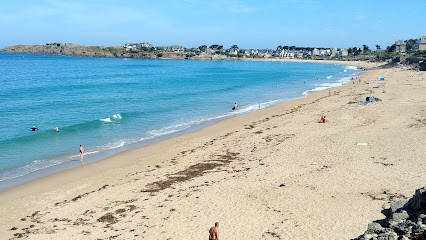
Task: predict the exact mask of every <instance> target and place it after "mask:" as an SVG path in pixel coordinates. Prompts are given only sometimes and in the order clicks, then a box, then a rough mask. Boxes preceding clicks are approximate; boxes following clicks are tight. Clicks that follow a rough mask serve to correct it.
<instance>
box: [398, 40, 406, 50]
mask: <svg viewBox="0 0 426 240" xmlns="http://www.w3.org/2000/svg"><path fill="white" fill-rule="evenodd" d="M406 46H407V45H406V44H405V42H404V41H402V40H398V41H396V42H395V52H400V53H404V52H405V51H406Z"/></svg>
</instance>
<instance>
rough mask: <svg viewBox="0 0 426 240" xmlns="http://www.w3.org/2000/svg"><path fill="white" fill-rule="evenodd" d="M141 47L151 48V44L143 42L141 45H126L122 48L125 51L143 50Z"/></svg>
mask: <svg viewBox="0 0 426 240" xmlns="http://www.w3.org/2000/svg"><path fill="white" fill-rule="evenodd" d="M143 47H145V48H153V46H152V44H150V43H146V42H143V43H126V44H124V48H125V49H127V50H129V49H136V48H143Z"/></svg>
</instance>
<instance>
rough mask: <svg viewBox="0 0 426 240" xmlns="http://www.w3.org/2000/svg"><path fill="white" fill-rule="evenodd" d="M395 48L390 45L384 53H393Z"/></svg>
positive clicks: (393, 45)
mask: <svg viewBox="0 0 426 240" xmlns="http://www.w3.org/2000/svg"><path fill="white" fill-rule="evenodd" d="M395 47H396V45H395V44H392V45H391V46H388V47H387V48H386V51H387V52H389V53H390V52H394V51H395Z"/></svg>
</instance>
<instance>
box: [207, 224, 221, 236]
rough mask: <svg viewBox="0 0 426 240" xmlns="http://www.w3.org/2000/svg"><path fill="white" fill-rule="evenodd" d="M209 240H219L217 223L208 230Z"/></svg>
mask: <svg viewBox="0 0 426 240" xmlns="http://www.w3.org/2000/svg"><path fill="white" fill-rule="evenodd" d="M209 240H219V223H218V222H216V223H215V224H214V227H212V228H210V230H209Z"/></svg>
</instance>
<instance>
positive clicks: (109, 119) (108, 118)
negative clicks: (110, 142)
mask: <svg viewBox="0 0 426 240" xmlns="http://www.w3.org/2000/svg"><path fill="white" fill-rule="evenodd" d="M111 118H112V119H114V120H120V119H122V117H121V114H119V113H118V114H114V115H112V116H110V117H107V118H101V119H99V121H102V122H106V123H110V122H112V120H111Z"/></svg>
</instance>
